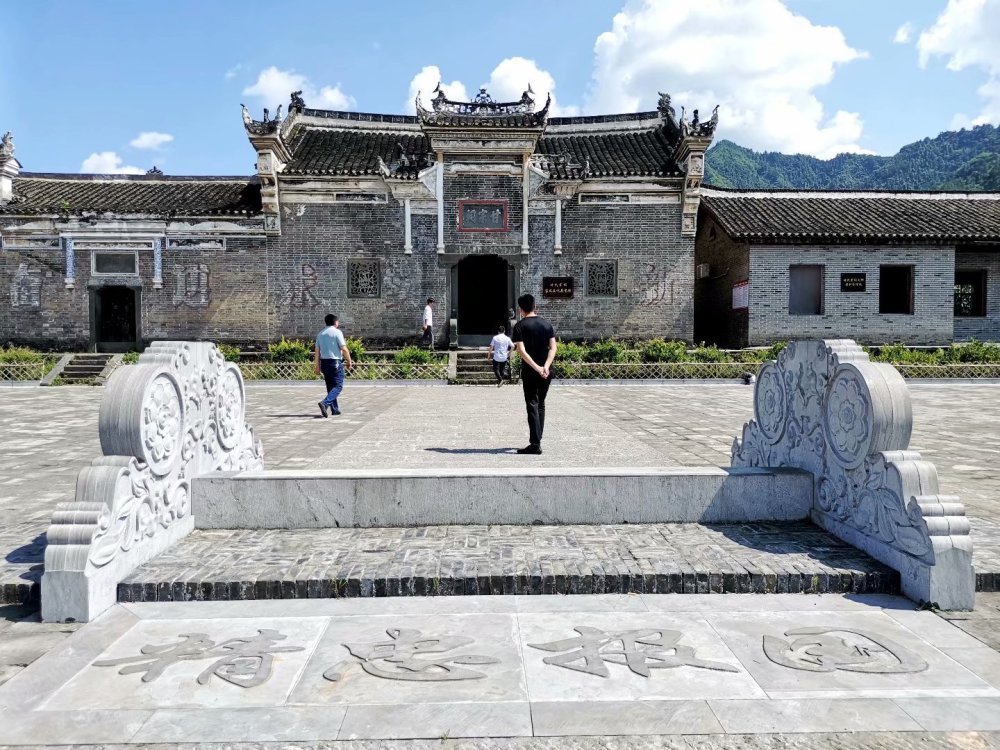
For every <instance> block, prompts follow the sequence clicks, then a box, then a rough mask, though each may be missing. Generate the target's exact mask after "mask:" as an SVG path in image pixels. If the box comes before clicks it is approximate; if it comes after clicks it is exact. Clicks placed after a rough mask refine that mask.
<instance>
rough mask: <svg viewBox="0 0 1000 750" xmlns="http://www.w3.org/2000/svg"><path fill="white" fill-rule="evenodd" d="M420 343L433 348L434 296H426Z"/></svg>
mask: <svg viewBox="0 0 1000 750" xmlns="http://www.w3.org/2000/svg"><path fill="white" fill-rule="evenodd" d="M420 344H421V345H422V346H426V347H427V348H428V349H433V348H434V298H433V297H428V298H427V306H426V307H425V308H424V318H423V336H421V338H420Z"/></svg>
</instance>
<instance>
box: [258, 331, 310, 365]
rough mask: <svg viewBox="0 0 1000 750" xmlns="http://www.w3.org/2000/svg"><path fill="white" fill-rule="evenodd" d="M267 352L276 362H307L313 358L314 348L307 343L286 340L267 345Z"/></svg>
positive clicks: (282, 338)
mask: <svg viewBox="0 0 1000 750" xmlns="http://www.w3.org/2000/svg"><path fill="white" fill-rule="evenodd" d="M267 351H268V352H269V353H270V355H271V360H272V361H274V362H305V361H307V360H310V359H312V357H313V346H312V344H309V343H307V342H305V341H296V340H295V339H286V338H285V337H284V336H282V337H281V341H277V342H275V343H273V344H268V345H267Z"/></svg>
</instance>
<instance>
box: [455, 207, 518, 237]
mask: <svg viewBox="0 0 1000 750" xmlns="http://www.w3.org/2000/svg"><path fill="white" fill-rule="evenodd" d="M458 231H459V232H506V231H507V201H503V200H500V201H471V200H462V201H459V202H458Z"/></svg>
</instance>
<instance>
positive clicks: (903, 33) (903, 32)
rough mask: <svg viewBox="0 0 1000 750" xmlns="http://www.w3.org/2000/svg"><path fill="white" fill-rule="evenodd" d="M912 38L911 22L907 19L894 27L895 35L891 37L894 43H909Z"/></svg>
mask: <svg viewBox="0 0 1000 750" xmlns="http://www.w3.org/2000/svg"><path fill="white" fill-rule="evenodd" d="M912 38H913V24H912V23H910V22H909V21H907V22H906V23H904V24H903V25H902V26H900V27H899V28H898V29H896V35H895V36H894V37H893V38H892V41H893V42H894V43H896V44H909V43H910V40H911V39H912Z"/></svg>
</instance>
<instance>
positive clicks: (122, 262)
mask: <svg viewBox="0 0 1000 750" xmlns="http://www.w3.org/2000/svg"><path fill="white" fill-rule="evenodd" d="M94 273H108V274H119V275H126V274H135V273H136V258H135V253H133V252H124V253H122V252H113V253H102V252H95V253H94Z"/></svg>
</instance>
